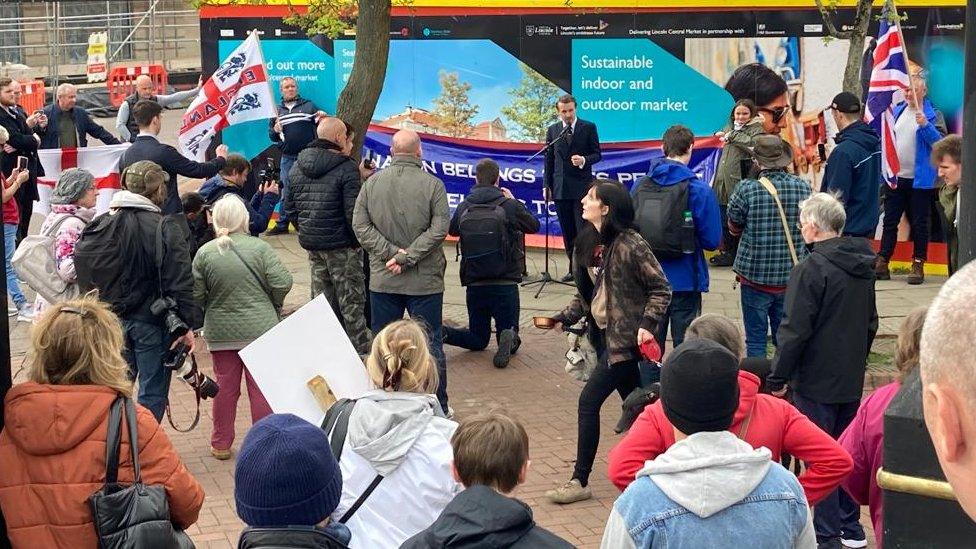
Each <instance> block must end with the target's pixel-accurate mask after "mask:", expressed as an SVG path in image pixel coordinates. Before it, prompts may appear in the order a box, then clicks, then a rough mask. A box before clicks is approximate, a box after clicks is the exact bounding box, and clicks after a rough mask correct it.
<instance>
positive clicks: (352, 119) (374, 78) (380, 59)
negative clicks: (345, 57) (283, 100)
mask: <svg viewBox="0 0 976 549" xmlns="http://www.w3.org/2000/svg"><path fill="white" fill-rule="evenodd" d="M389 53H390V0H359V17H358V19H357V21H356V57H355V59H354V60H353V64H352V71H351V72H350V73H349V82H347V83H346V87H345V88H343V90H342V93H340V94H339V101H338V105H337V106H336V110H337V113H336V115H337V116H338V117H339V118H341V119H343V120H345V121H346V122H348V123H349V124H351V125H352V126H353V128H355V129H356V140H355V143H354V147H353V149H352V154H353V159H354V160H356V161H357V162H358V160H359V155H360V152H361V151H362V147H363V140H364V139H365V137H366V130H367V129H368V128H369V123H370V121H371V120H372V118H373V111H374V110H376V103H377V102H378V101H379V99H380V92H381V91H383V81H384V80H385V79H386V64H387V59H388V58H389Z"/></svg>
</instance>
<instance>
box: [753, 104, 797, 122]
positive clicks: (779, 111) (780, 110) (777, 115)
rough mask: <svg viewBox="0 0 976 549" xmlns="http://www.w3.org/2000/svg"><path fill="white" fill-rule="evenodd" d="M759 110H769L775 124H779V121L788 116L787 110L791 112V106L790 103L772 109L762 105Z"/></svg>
mask: <svg viewBox="0 0 976 549" xmlns="http://www.w3.org/2000/svg"><path fill="white" fill-rule="evenodd" d="M759 110H760V111H763V112H768V113H769V114H771V115H773V123H774V124H779V121H780V120H782V119H783V117H784V116H786V113H787V112H789V110H790V107H789V105H782V106H779V107H776V108H775V109H770V108H767V107H760V109H759Z"/></svg>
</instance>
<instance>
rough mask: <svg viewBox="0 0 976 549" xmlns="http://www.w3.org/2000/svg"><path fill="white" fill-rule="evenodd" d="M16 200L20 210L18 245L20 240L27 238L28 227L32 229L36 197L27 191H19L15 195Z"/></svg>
mask: <svg viewBox="0 0 976 549" xmlns="http://www.w3.org/2000/svg"><path fill="white" fill-rule="evenodd" d="M22 190H25V189H22ZM25 191H26V190H25ZM14 200H16V201H17V209H18V210H20V223H19V224H18V225H17V245H18V246H19V245H20V241H21V240H23V239H25V238H27V233H28V229H30V222H31V216H32V215H33V214H34V199H33V197H31V196H29V195H28V193H27V192H18V193H16V194H15V195H14Z"/></svg>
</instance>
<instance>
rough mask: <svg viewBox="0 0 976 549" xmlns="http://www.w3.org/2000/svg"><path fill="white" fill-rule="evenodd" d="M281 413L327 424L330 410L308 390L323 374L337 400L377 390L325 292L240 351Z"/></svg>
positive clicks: (315, 423)
mask: <svg viewBox="0 0 976 549" xmlns="http://www.w3.org/2000/svg"><path fill="white" fill-rule="evenodd" d="M239 354H240V357H241V360H243V361H244V364H245V365H247V369H248V371H249V372H251V376H252V377H253V378H254V381H255V382H256V383H257V384H258V387H260V388H261V392H262V393H264V397H265V398H266V399H267V400H268V404H270V405H271V409H272V410H274V412H275V413H279V414H280V413H290V414H295V415H296V416H298V417H300V418H302V419H304V420H306V421H308V422H310V423H312V424H313V425H321V423H322V419H323V418H324V417H325V413H324V412H323V411H322V409H321V408H319V405H318V404H317V403H316V401H315V397H314V396H312V392H311V391H309V390H308V386H307V385H306V383H308V380H310V379H312V378H313V377H315V376H317V375H321V376H322V377H324V378H325V381H326V382H328V384H329V387H330V388H331V389H332V392H333V393H335V395H336V397H337V398H358V397H359V396H361V395H362V394H363V393H365V392H367V391H370V390H372V389H373V385H372V382H370V380H369V376H367V375H366V367H365V366H363V363H362V361H361V360H360V359H359V355H358V354H356V349H355V348H354V347H353V346H352V343H350V342H349V338H348V337H347V336H346V332H345V331H344V330H343V329H342V325H341V324H339V319H338V318H336V315H335V312H334V311H333V310H332V307H331V306H330V305H329V302H328V301H327V300H326V299H325V296H323V295H319V296H318V297H316V298H315V299H313V300H312V301H309V302H308V303H306V304H305V306H303V307H302V308H301V309H298V310H297V311H295V312H294V313H293V314H292V315H291V316H289V317H288V318H286V319H284V320H282V321H281V322H280V323H278V325H277V326H275V327H274V328H272V329H270V330H268V331H267V332H266V333H265V334H264V335H262V336H261V337H259V338H258V339H256V340H255V341H254V342H252V343H251V344H250V345H248V346H247V347H245V348H243V349H241V351H240V353H239Z"/></svg>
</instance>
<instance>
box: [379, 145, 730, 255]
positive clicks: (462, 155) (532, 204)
mask: <svg viewBox="0 0 976 549" xmlns="http://www.w3.org/2000/svg"><path fill="white" fill-rule="evenodd" d="M394 131H395V130H391V129H388V128H383V127H379V126H372V127H371V128H370V131H369V132H367V134H366V140H365V143H364V144H363V148H364V153H363V154H364V156H365V154H366V153H365V151H370V152H372V153H373V155H374V160H375V161H376V165H377V167H378V168H379V169H383V168H385V167H386V166H387V165H389V163H390V161H391V157H390V140H391V138H392V137H393V132H394ZM421 139H422V147H423V164H424V169H425V170H426V171H427V172H429V173H431V174H433V175H435V176H437V177H438V178H439V179H440V180H441V181H443V182H444V186H445V187H446V188H447V200H448V204H449V205H450V207H451V211H452V212H453V211H454V209H455V208H456V207H457V206H458V204H460V203H461V201H462V200H464V197H465V195H467V193H468V191H469V190H470V189H471V187H472V186H474V184H475V175H474V170H475V166H476V165H477V164H478V161H479V160H481V159H483V158H491V159H492V160H494V161H495V162H498V166H499V168H500V172H501V173H500V176H501V186H502V187H505V188H507V189H509V190H510V191H512V194H513V195H515V198H518V199H519V200H520V201H522V203H524V204H525V205H526V206H527V207H528V208H529V211H530V212H532V214H533V215H535V216H536V217H537V218H539V221H540V222H542V223H543V226H544V224H545V217H546V216H545V209H546V208H545V201H544V200H543V199H542V184H543V166H544V165H545V155H544V154H540V155H538V156H536V157H535V158H533V159H532V160H531V161H530V160H529V157H531V156H532V155H533V154H535V152H537V151H538V146H537V145H529V144H524V143H501V142H492V141H477V140H470V139H454V138H450V137H442V136H436V135H428V134H424V135H422V136H421ZM718 145H719V141H718V140H717V139H715V138H705V139H700V140H698V141H697V142H696V143H695V150H694V152H693V153H692V158H691V168H692V169H693V170H694V171H695V173H697V174H698V176H699V177H701V178H702V179H703V180H704V181H709V182H710V181H711V180H712V178H713V176H714V174H715V169H716V166H717V165H718V159H719V153H721V148H719V146H718ZM662 154H663V153H662V152H661V146H660V142H657V141H642V142H631V143H614V144H604V145H603V160H601V161H600V162H599V163H597V164H595V165H594V171H595V173H594V175H595V176H596V177H600V178H605V179H615V180H617V181H619V182H621V183H622V184H624V185H626V186H627V187H628V188H630V187H631V186H633V184H634V183H635V182H636V181H638V180H639V179H640V178H641V177H643V176H644V175H645V174H646V173H647V167H648V165H649V163H650V161H651V159H654V158H658V157H660V156H661V155H662ZM377 155H378V157H377ZM549 215H550V216H551V218H550V221H549V222H550V224H551V225H550V234H551V235H554V236H561V235H562V231H561V230H560V228H559V221H558V220H557V219H556V209H555V205H553V204H552V203H550V204H549Z"/></svg>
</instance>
